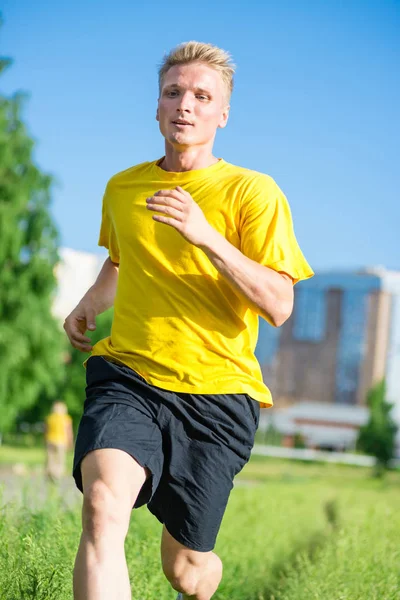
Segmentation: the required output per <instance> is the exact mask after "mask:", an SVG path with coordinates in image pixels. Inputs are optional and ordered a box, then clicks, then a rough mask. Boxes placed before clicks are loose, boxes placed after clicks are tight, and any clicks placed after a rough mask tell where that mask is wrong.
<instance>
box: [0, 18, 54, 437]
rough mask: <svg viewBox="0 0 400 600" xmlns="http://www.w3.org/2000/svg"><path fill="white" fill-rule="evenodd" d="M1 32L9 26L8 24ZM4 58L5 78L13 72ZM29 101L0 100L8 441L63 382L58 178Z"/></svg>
mask: <svg viewBox="0 0 400 600" xmlns="http://www.w3.org/2000/svg"><path fill="white" fill-rule="evenodd" d="M0 25H1V24H0ZM10 63H11V61H10V60H9V59H5V58H0V73H1V72H2V71H4V69H5V68H6V67H8V66H9V65H10ZM24 100H25V96H24V94H21V93H15V94H14V95H12V96H11V97H6V96H4V95H0V434H1V432H2V431H3V432H4V431H7V430H9V429H11V428H12V426H13V424H14V423H15V421H16V419H17V417H18V415H19V414H20V413H21V412H22V411H23V410H25V409H27V408H29V407H30V406H32V405H34V404H35V403H36V402H38V401H39V400H40V398H41V397H46V396H47V397H52V396H54V395H55V394H56V392H57V388H58V386H59V381H60V379H61V378H62V371H63V366H62V358H61V355H62V348H63V340H62V332H61V328H60V325H59V324H58V323H57V321H56V320H55V319H54V318H53V316H52V314H51V304H52V299H53V294H54V291H55V287H56V279H55V275H54V267H55V265H56V263H57V261H58V255H57V245H58V234H57V231H56V227H55V225H54V223H53V221H52V218H51V216H50V213H49V204H50V190H51V184H52V178H51V176H50V175H48V174H45V173H43V172H41V170H40V169H39V168H38V166H37V165H36V164H35V163H34V160H33V156H32V154H33V148H34V141H33V140H32V139H31V137H30V136H29V134H28V133H27V130H26V127H25V125H24V123H23V121H22V118H21V113H22V109H23V103H24Z"/></svg>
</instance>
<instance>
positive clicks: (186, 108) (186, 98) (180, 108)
mask: <svg viewBox="0 0 400 600" xmlns="http://www.w3.org/2000/svg"><path fill="white" fill-rule="evenodd" d="M192 108H193V106H192V100H191V95H190V94H189V93H188V92H186V93H185V94H181V96H180V98H179V102H178V105H177V107H176V112H177V113H182V112H189V113H190V112H191V111H192Z"/></svg>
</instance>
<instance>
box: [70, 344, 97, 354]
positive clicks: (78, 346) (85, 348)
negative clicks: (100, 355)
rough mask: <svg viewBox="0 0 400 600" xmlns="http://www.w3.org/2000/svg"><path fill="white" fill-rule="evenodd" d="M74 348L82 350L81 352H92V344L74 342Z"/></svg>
mask: <svg viewBox="0 0 400 600" xmlns="http://www.w3.org/2000/svg"><path fill="white" fill-rule="evenodd" d="M72 345H73V347H74V348H76V349H77V350H80V351H81V352H91V351H92V349H93V348H92V346H88V345H86V344H72Z"/></svg>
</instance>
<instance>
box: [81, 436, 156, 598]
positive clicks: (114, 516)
mask: <svg viewBox="0 0 400 600" xmlns="http://www.w3.org/2000/svg"><path fill="white" fill-rule="evenodd" d="M81 472H82V480H83V510H82V536H81V541H80V545H79V549H78V554H77V556H76V561H75V569H74V599H75V600H130V598H131V591H130V583H129V576H128V569H127V565H126V559H125V550H124V542H125V537H126V534H127V531H128V526H129V519H130V515H131V511H132V507H133V505H134V503H135V501H136V498H137V496H138V494H139V492H140V489H141V487H142V485H143V483H144V482H145V480H146V477H147V475H148V474H147V472H146V470H145V469H144V468H143V467H141V466H140V465H139V464H138V463H137V462H136V461H135V460H134V459H133V458H132V457H131V456H130V455H129V454H127V453H126V452H123V451H122V450H115V449H111V448H110V449H103V450H94V451H93V452H90V453H89V454H87V455H86V456H85V458H84V459H83V461H82V464H81Z"/></svg>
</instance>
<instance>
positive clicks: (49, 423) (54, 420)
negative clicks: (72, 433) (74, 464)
mask: <svg viewBox="0 0 400 600" xmlns="http://www.w3.org/2000/svg"><path fill="white" fill-rule="evenodd" d="M71 423H72V419H71V417H70V416H69V415H64V414H60V413H51V414H50V415H49V416H48V417H47V419H46V442H48V443H49V444H59V445H61V444H62V445H64V446H66V445H67V443H68V436H67V428H68V427H69V426H70V424H71Z"/></svg>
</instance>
